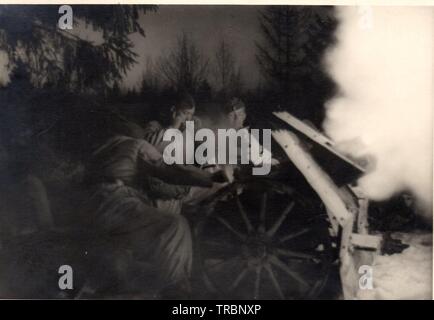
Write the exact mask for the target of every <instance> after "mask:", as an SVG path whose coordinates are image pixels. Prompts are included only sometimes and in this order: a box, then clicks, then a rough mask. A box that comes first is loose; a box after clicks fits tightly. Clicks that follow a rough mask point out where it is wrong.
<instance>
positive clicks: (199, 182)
mask: <svg viewBox="0 0 434 320" xmlns="http://www.w3.org/2000/svg"><path fill="white" fill-rule="evenodd" d="M139 166H140V167H141V169H142V170H144V174H146V175H149V176H153V177H156V178H159V179H161V180H163V181H164V182H167V183H172V184H177V185H190V186H199V187H211V186H212V184H213V182H224V181H225V177H224V175H222V174H221V173H219V172H216V173H209V172H206V171H203V170H200V169H198V168H196V167H193V166H188V165H177V164H173V165H167V164H165V163H164V162H163V157H162V155H161V153H160V152H158V150H157V149H156V148H155V147H154V146H152V145H151V144H149V143H148V142H146V141H144V143H143V146H142V148H141V151H140V153H139Z"/></svg>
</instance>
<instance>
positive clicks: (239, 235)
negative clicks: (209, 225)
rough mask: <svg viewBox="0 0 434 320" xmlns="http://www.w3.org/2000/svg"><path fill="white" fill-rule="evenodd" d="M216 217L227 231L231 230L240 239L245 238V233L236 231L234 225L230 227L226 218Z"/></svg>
mask: <svg viewBox="0 0 434 320" xmlns="http://www.w3.org/2000/svg"><path fill="white" fill-rule="evenodd" d="M216 219H217V221H219V222H220V223H221V224H223V225H224V226H225V227H226V228H227V229H228V230H229V231H231V232H232V233H233V234H234V235H236V236H237V237H238V238H240V239H241V240H244V239H245V235H243V234H241V233H240V232H238V231H237V230H235V229H234V227H232V226H231V225H230V223H229V222H228V221H227V220H226V219H224V218H222V217H216Z"/></svg>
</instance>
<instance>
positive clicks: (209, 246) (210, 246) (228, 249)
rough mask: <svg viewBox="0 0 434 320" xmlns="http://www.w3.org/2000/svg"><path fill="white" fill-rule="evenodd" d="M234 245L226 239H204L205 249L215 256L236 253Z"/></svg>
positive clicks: (221, 256)
mask: <svg viewBox="0 0 434 320" xmlns="http://www.w3.org/2000/svg"><path fill="white" fill-rule="evenodd" d="M234 248H235V247H234V245H233V244H230V243H227V242H226V241H217V240H211V239H207V240H204V241H203V251H204V252H207V255H211V256H212V257H213V258H218V257H219V258H223V257H227V256H228V255H229V256H234V255H236V253H235V252H236V251H235V250H234Z"/></svg>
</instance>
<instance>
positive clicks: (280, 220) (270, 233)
mask: <svg viewBox="0 0 434 320" xmlns="http://www.w3.org/2000/svg"><path fill="white" fill-rule="evenodd" d="M294 205H295V202H294V201H291V203H290V204H289V205H288V206H287V207H286V208H285V209H284V210H283V212H282V214H281V215H280V217H279V218H278V219H277V220H276V222H275V223H274V225H273V226H272V227H271V228H270V229H269V230H268V231H267V235H268V236H270V237H272V236H273V235H274V234H275V233H276V231H277V230H279V228H280V226H281V225H282V223H283V221H285V219H286V217H287V216H288V214H289V213H290V212H291V211H292V208H294Z"/></svg>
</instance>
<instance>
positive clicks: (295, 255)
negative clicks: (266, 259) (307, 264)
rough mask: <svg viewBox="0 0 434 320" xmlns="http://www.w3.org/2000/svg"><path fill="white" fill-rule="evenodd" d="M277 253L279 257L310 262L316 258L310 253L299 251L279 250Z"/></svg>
mask: <svg viewBox="0 0 434 320" xmlns="http://www.w3.org/2000/svg"><path fill="white" fill-rule="evenodd" d="M276 253H277V254H278V255H281V256H284V257H288V258H300V259H308V260H313V259H314V258H315V256H313V255H311V254H308V253H303V252H297V251H292V250H287V249H277V250H276Z"/></svg>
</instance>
